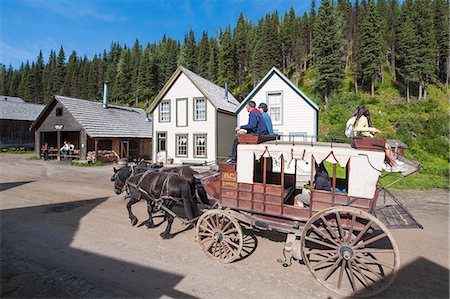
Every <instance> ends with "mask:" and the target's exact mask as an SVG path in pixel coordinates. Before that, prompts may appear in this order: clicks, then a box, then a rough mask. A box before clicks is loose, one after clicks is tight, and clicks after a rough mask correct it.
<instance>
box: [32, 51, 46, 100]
mask: <svg viewBox="0 0 450 299" xmlns="http://www.w3.org/2000/svg"><path fill="white" fill-rule="evenodd" d="M43 72H44V56H43V55H42V51H39V55H38V57H37V60H36V64H35V74H34V101H35V103H43V101H44V85H43V79H42V76H43Z"/></svg>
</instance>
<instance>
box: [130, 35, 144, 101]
mask: <svg viewBox="0 0 450 299" xmlns="http://www.w3.org/2000/svg"><path fill="white" fill-rule="evenodd" d="M141 57H142V47H141V45H140V44H139V40H138V39H137V38H136V40H135V42H134V45H133V48H132V50H131V81H132V83H131V89H132V94H133V96H134V98H135V100H136V104H137V102H138V99H139V96H140V95H139V90H138V81H139V65H140V61H141Z"/></svg>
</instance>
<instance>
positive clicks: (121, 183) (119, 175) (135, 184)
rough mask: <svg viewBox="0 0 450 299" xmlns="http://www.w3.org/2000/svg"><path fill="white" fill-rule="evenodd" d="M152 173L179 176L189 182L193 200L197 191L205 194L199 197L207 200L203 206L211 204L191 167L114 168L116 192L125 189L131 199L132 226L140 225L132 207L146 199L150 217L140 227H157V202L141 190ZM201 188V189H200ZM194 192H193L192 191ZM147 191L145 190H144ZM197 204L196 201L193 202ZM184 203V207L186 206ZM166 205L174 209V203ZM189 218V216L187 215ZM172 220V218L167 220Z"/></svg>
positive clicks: (128, 204)
mask: <svg viewBox="0 0 450 299" xmlns="http://www.w3.org/2000/svg"><path fill="white" fill-rule="evenodd" d="M150 173H152V174H154V173H161V174H162V173H165V174H177V175H179V176H180V177H182V178H183V179H185V181H186V182H187V184H188V186H189V189H190V192H191V199H193V198H194V196H193V195H195V190H197V194H204V195H203V196H204V197H203V196H199V197H200V198H206V200H202V203H203V204H207V205H209V204H210V203H211V202H210V201H209V200H208V198H207V195H206V191H205V190H204V188H203V186H202V185H201V183H200V181H198V180H197V179H196V178H195V177H194V175H195V174H197V172H196V171H195V170H193V169H192V168H190V167H187V166H184V167H172V168H163V169H155V168H145V167H144V168H142V167H141V168H137V167H135V168H134V169H133V168H132V167H130V166H125V167H122V168H119V169H116V168H114V175H113V176H112V177H111V180H113V181H114V182H115V184H114V191H115V193H116V194H118V195H119V194H121V193H122V191H123V190H124V189H126V190H127V194H128V197H129V198H130V199H129V201H128V203H127V210H128V217H129V218H130V221H131V224H132V225H133V226H134V225H136V224H137V223H138V219H137V217H136V216H135V215H134V214H133V212H132V206H133V205H134V204H136V203H138V202H139V201H140V200H141V199H145V200H146V201H147V212H148V215H149V218H148V219H147V220H145V221H143V222H142V223H141V224H140V225H139V226H142V225H145V226H147V228H153V227H155V224H154V222H153V212H154V211H155V201H154V200H153V197H148V196H146V194H145V193H144V192H142V190H140V189H139V188H142V189H143V187H142V186H141V185H142V183H143V182H144V177H145V179H146V176H147V175H149V174H150ZM199 187H201V188H199ZM193 188H194V190H193V191H192V189H193ZM143 190H144V191H146V190H145V189H143ZM193 201H194V202H196V201H195V200H193ZM184 202H185V201H183V205H184ZM165 204H166V205H169V206H170V207H172V206H173V205H174V203H165ZM195 209H197V205H196V204H195ZM170 216H171V218H173V216H172V215H170ZM187 216H189V215H187ZM188 218H189V217H188ZM166 219H167V213H166ZM167 220H170V217H169V218H168V219H167ZM171 222H173V219H171ZM171 225H172V224H171V223H170V224H169V231H170V226H171ZM169 231H167V232H166V234H165V236H164V237H168V236H170V235H168V234H169Z"/></svg>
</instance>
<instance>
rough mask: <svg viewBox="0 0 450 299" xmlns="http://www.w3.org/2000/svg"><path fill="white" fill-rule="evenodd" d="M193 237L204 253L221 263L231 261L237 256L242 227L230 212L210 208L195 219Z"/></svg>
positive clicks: (241, 242) (241, 239)
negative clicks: (195, 224)
mask: <svg viewBox="0 0 450 299" xmlns="http://www.w3.org/2000/svg"><path fill="white" fill-rule="evenodd" d="M195 237H196V240H197V242H198V243H199V244H200V247H201V248H202V249H203V251H204V252H205V254H206V255H208V256H211V257H213V258H214V259H216V260H218V261H219V262H221V263H231V262H232V261H234V260H235V259H237V258H239V256H240V254H241V251H242V246H243V235H242V229H241V226H240V225H239V223H238V222H237V220H236V219H235V218H234V217H233V216H231V215H230V214H228V213H226V212H224V211H220V210H211V211H208V212H206V213H204V214H203V215H202V216H201V217H200V219H199V220H198V221H197V226H196V229H195Z"/></svg>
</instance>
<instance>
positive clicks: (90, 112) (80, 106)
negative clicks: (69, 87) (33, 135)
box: [32, 95, 152, 138]
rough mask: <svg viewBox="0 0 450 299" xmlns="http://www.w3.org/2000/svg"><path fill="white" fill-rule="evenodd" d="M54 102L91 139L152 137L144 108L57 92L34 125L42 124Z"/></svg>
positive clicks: (150, 123)
mask: <svg viewBox="0 0 450 299" xmlns="http://www.w3.org/2000/svg"><path fill="white" fill-rule="evenodd" d="M54 101H58V102H60V103H61V104H63V105H64V107H66V108H67V110H69V112H70V113H71V114H72V116H73V117H74V118H75V119H76V120H77V121H78V123H79V124H80V125H81V126H82V127H83V128H84V129H85V130H86V133H87V134H88V135H89V136H90V137H91V138H101V137H108V138H119V137H128V138H152V121H151V120H150V121H147V120H146V116H147V115H146V113H145V111H144V110H142V109H139V108H131V107H122V106H116V105H108V108H103V105H102V103H101V102H93V101H87V100H82V99H76V98H69V97H63V96H58V95H55V96H54V97H53V100H52V101H50V103H48V105H47V106H46V107H45V109H44V111H42V113H41V114H40V115H39V117H38V119H37V120H36V121H35V122H34V123H33V125H32V128H33V127H35V126H39V125H40V122H41V120H43V118H45V117H46V115H48V113H46V112H50V111H48V110H51V109H53V107H54Z"/></svg>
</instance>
